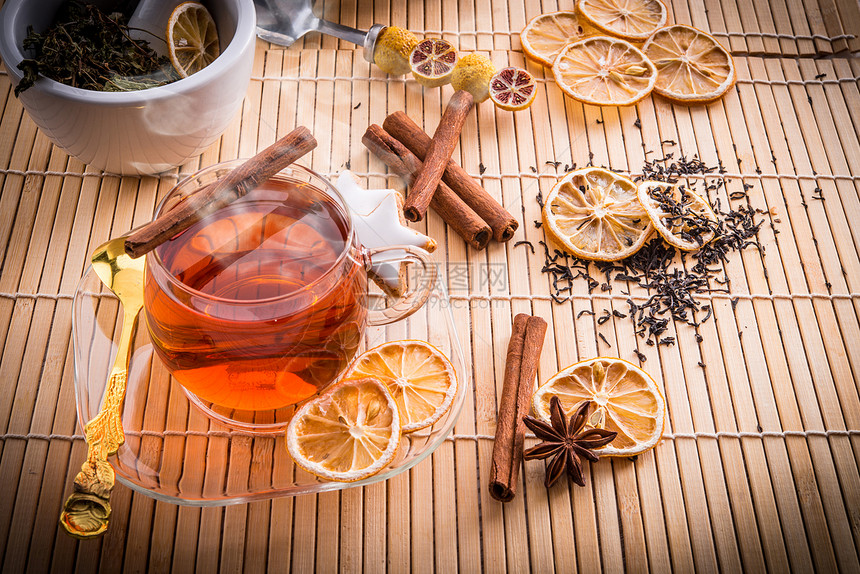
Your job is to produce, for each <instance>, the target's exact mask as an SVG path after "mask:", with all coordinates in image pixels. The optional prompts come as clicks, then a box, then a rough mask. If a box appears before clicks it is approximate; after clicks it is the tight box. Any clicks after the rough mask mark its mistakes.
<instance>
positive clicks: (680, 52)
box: [642, 25, 737, 103]
mask: <svg viewBox="0 0 860 574" xmlns="http://www.w3.org/2000/svg"><path fill="white" fill-rule="evenodd" d="M642 51H643V52H645V55H646V56H648V58H649V59H650V60H651V61H652V62H654V65H655V66H657V83H655V84H654V91H655V92H657V93H658V94H660V95H661V96H665V97H667V98H669V99H670V100H673V101H675V102H681V103H694V102H695V103H699V102H711V101H713V100H716V99H717V98H719V97H720V96H722V95H723V94H725V93H726V92H727V91H729V89H730V88H731V87H732V86H733V85H734V83H735V79H736V77H737V76H736V74H735V64H734V61H733V60H732V56H731V54H729V52H728V51H727V50H726V49H725V48H723V47H722V45H720V43H719V42H717V40H716V39H715V38H714V37H713V36H711V35H709V34H706V33H704V32H702V31H701V30H696V29H695V28H691V27H690V26H681V25H675V26H669V27H666V28H662V29H660V30H657V31H656V32H655V33H654V34H653V35H652V36H651V37H650V38H649V39H648V41H647V42H646V43H645V46H644V47H643V48H642Z"/></svg>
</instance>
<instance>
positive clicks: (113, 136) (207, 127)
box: [0, 0, 256, 175]
mask: <svg viewBox="0 0 860 574" xmlns="http://www.w3.org/2000/svg"><path fill="white" fill-rule="evenodd" d="M61 2H62V0H6V3H5V4H4V5H3V9H2V10H0V58H2V59H3V64H4V66H5V67H6V70H7V72H8V73H9V77H10V78H11V80H12V85H13V86H15V85H17V84H18V82H20V81H21V78H22V77H23V72H21V70H19V69H18V68H17V66H18V63H19V62H21V60H22V59H24V57H25V54H24V52H23V47H22V46H23V40H24V38H25V37H26V35H27V26H33V29H34V30H36V31H44V30H45V29H46V28H47V27H48V26H50V24H51V23H52V21H53V18H54V15H55V14H56V11H57V9H58V7H59V6H60V4H61ZM203 4H204V5H205V6H206V7H207V8H208V9H209V11H210V12H211V13H212V17H213V18H214V19H215V23H216V26H217V28H218V36H219V39H220V41H221V55H220V56H218V58H216V59H215V61H213V62H212V63H211V64H210V65H208V66H207V67H205V68H204V69H202V70H201V71H199V72H197V73H196V74H192V75H191V76H189V77H187V78H183V79H181V80H178V81H176V82H173V83H171V84H167V85H164V86H159V87H157V88H149V89H146V90H139V91H134V92H99V91H92V90H83V89H80V88H73V87H71V86H66V85H64V84H60V83H59V82H55V81H54V80H49V79H47V78H40V79H39V80H38V81H37V82H36V84H35V85H34V86H32V87H31V88H29V89H27V90H25V91H23V92H21V94H20V96H19V97H20V100H21V104H22V105H23V106H24V109H25V110H27V113H28V114H29V115H30V117H31V118H32V119H33V121H34V122H35V123H36V125H37V126H39V128H40V129H41V130H42V131H43V132H44V133H45V135H47V136H48V138H49V139H50V140H51V141H53V142H54V143H55V144H57V145H58V146H60V147H61V148H62V149H63V150H65V151H66V152H67V153H68V154H69V155H72V156H74V157H76V158H78V159H79V160H81V161H82V162H84V163H87V164H89V165H91V166H92V167H95V168H97V169H102V170H104V171H106V172H110V173H119V174H129V175H137V174H153V173H159V172H162V171H165V170H168V169H170V168H172V167H175V166H177V165H180V164H182V163H184V162H186V161H187V160H188V159H190V158H192V157H194V156H196V155H198V154H199V153H200V152H201V151H203V150H204V149H205V148H206V147H208V146H209V145H210V144H212V142H214V141H215V140H216V139H217V138H218V137H219V136H220V135H221V133H222V132H223V131H224V130H225V129H227V126H228V125H229V124H230V122H231V120H232V119H233V117H234V116H235V114H236V112H237V111H238V110H239V108H240V107H241V105H242V100H243V98H244V97H245V92H246V91H247V87H248V82H249V81H250V79H251V67H252V64H253V60H254V46H255V44H256V32H255V29H256V13H255V11H254V3H253V0H203ZM165 25H166V23H165Z"/></svg>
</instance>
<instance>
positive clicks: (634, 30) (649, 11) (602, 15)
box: [576, 0, 668, 42]
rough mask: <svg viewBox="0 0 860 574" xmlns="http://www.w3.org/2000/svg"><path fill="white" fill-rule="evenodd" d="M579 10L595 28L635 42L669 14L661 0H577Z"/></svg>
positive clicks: (660, 23)
mask: <svg viewBox="0 0 860 574" xmlns="http://www.w3.org/2000/svg"><path fill="white" fill-rule="evenodd" d="M576 9H577V10H578V11H579V13H580V14H582V17H583V19H584V20H585V21H586V22H588V23H589V24H591V25H592V26H594V27H595V28H598V29H599V30H602V31H604V32H606V33H608V34H612V35H613V36H616V37H618V38H624V39H625V40H632V41H634V42H644V41H645V40H647V39H648V36H650V35H651V34H653V33H654V32H655V31H656V30H657V29H658V28H661V27H663V26H664V25H665V24H666V18H667V17H668V12H667V10H666V5H665V4H663V3H662V2H660V0H577V2H576Z"/></svg>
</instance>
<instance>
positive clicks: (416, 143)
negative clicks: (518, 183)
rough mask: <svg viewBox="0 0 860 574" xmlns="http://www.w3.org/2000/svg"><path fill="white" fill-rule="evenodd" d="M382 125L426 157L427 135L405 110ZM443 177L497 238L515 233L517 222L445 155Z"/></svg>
mask: <svg viewBox="0 0 860 574" xmlns="http://www.w3.org/2000/svg"><path fill="white" fill-rule="evenodd" d="M382 127H383V128H384V129H385V131H387V132H388V133H390V134H391V135H393V136H394V137H395V138H397V139H398V140H399V141H400V142H401V143H402V144H403V145H405V146H406V147H407V148H408V149H409V151H411V152H412V153H414V154H415V155H416V156H418V159H421V160H423V159H424V158H425V156H426V154H427V148H429V147H430V142H431V140H430V136H429V135H427V134H426V133H424V130H422V129H421V127H420V126H419V125H418V124H416V123H415V122H414V121H412V118H410V117H409V116H407V115H406V114H405V113H404V112H394V113H393V114H391V115H389V116H388V117H387V118H385V121H384V122H382ZM442 179H443V180H444V181H445V183H447V184H448V186H449V187H450V188H451V189H453V190H454V193H456V194H457V195H459V196H460V197H461V198H462V199H463V201H465V202H466V204H467V205H468V206H469V207H471V208H472V209H473V210H475V213H477V214H478V215H480V216H481V219H483V220H484V221H486V222H487V224H488V225H489V226H490V227H491V228H492V230H493V238H494V239H495V240H496V241H500V242H504V241H508V240H509V239H510V238H511V237H513V236H514V232H515V231H516V230H517V228H518V227H519V225H520V224H519V222H518V221H517V220H516V219H514V216H513V215H511V214H510V213H509V212H508V211H507V210H506V209H505V208H504V207H502V206H501V205H500V204H499V202H498V201H496V199H495V198H494V197H493V196H492V195H490V194H489V193H487V191H486V190H485V189H484V188H483V187H481V186H480V185H478V182H476V181H475V179H474V178H473V177H472V176H470V175H469V174H468V173H467V172H466V170H464V169H463V168H462V167H460V166H459V165H458V164H457V162H455V161H454V160H453V159H450V158H449V159H448V164H447V165H446V166H445V172H444V173H443V175H442Z"/></svg>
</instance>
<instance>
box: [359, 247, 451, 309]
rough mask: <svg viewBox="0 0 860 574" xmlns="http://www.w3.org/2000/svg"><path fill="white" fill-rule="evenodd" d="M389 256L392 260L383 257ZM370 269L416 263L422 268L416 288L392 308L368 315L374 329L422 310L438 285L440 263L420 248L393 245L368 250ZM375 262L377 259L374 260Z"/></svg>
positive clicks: (398, 299) (400, 298)
mask: <svg viewBox="0 0 860 574" xmlns="http://www.w3.org/2000/svg"><path fill="white" fill-rule="evenodd" d="M383 253H388V254H389V255H388V257H379V256H380V255H381V254H383ZM365 258H366V260H367V261H368V269H369V268H370V265H371V264H374V263H390V264H393V265H397V264H399V263H414V264H415V265H417V266H418V267H419V269H420V271H421V272H420V274H419V279H418V281H417V285H415V287H414V288H412V289H409V290H408V291H406V292H404V293H403V294H402V295H400V297H398V298H397V300H396V301H395V302H394V303H392V304H391V305H389V306H387V307H385V308H383V309H371V310H369V311H368V313H367V324H368V325H370V326H378V325H387V324H389V323H393V322H394V321H399V320H400V319H405V318H406V317H408V316H409V315H411V314H412V313H414V312H415V311H417V310H418V309H420V308H421V306H422V305H424V303H426V302H427V299H428V298H429V297H430V291H431V290H432V289H433V286H434V285H435V284H436V274H437V269H436V264H435V262H434V261H433V259H432V258H431V256H430V253H428V252H427V251H425V250H424V249H421V248H420V247H413V246H411V245H392V246H387V247H376V248H373V249H367V250H366V251H365ZM374 259H375V260H374Z"/></svg>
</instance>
